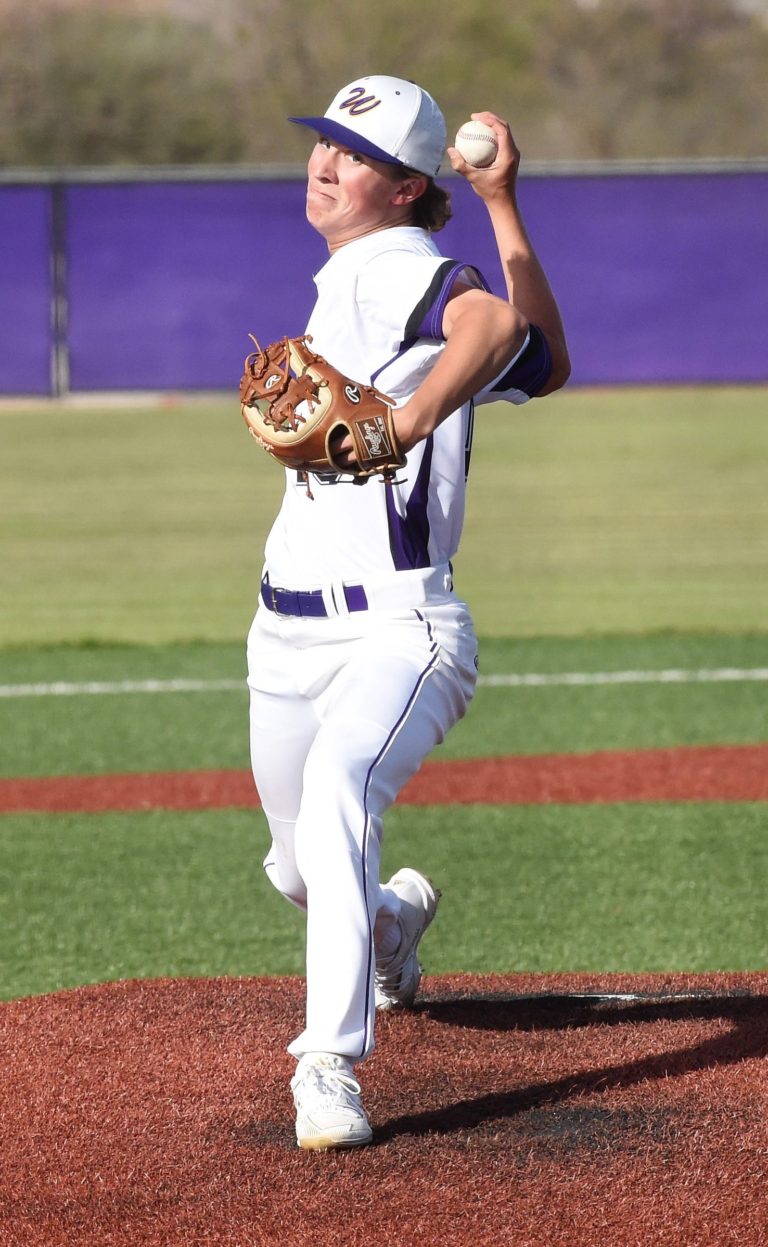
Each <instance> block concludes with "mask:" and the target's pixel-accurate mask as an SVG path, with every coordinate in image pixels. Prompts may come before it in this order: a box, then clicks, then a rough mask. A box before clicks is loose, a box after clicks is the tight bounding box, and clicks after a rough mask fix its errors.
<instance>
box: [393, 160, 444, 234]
mask: <svg viewBox="0 0 768 1247" xmlns="http://www.w3.org/2000/svg"><path fill="white" fill-rule="evenodd" d="M391 168H392V176H393V177H394V178H395V180H396V181H405V179H406V178H422V177H426V174H424V173H419V171H418V169H405V168H398V167H396V166H391ZM451 216H452V210H451V196H450V194H449V192H448V191H446V190H443V188H442V186H438V185H437V183H436V182H435V179H434V178H427V185H426V188H425V190H424V191H423V193H422V194H421V195H419V197H418V199H414V201H413V203H412V204H411V224H412V225H415V226H417V227H418V229H425V230H429V232H430V234H436V233H437V231H438V230H439V229H442V228H443V226H444V225H447V224H448V222H449V221H450V219H451Z"/></svg>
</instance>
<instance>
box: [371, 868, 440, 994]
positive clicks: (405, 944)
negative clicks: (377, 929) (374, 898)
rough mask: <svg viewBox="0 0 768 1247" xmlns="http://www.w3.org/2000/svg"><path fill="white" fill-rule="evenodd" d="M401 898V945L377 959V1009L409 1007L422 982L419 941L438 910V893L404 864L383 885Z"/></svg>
mask: <svg viewBox="0 0 768 1247" xmlns="http://www.w3.org/2000/svg"><path fill="white" fill-rule="evenodd" d="M386 886H387V887H388V888H392V891H393V892H396V893H397V895H398V896H399V897H400V915H399V919H398V921H399V923H400V928H401V930H402V938H401V940H400V947H399V948H398V950H397V952H396V953H394V954H393V955H392V956H391V957H386V958H382V959H381V960H380V961H377V962H376V1008H377V1009H398V1008H408V1006H409V1005H412V1004H413V1002H414V1000H415V999H416V993H417V991H418V990H419V984H420V982H421V969H422V968H421V965H420V964H419V958H418V951H419V941H420V940H421V937H422V935H423V934H424V932H425V931H426V929H427V927H428V926H429V924H430V922H431V921H432V919H433V918H434V916H435V913H436V912H437V903H438V901H439V900H440V892H439V891H438V889H437V888H435V887H433V886H432V883H431V882H430V880H429V879H427V877H426V875H421V874H419V872H418V870H411V869H410V867H408V866H404V867H403V869H402V870H398V872H397V874H396V875H393V876H392V878H391V879H390V880H389V882H388V883H387V884H386Z"/></svg>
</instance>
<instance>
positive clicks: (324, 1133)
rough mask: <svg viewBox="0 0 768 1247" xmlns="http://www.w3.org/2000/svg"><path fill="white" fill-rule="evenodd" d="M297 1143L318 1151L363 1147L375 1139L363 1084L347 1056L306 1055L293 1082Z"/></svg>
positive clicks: (315, 1053)
mask: <svg viewBox="0 0 768 1247" xmlns="http://www.w3.org/2000/svg"><path fill="white" fill-rule="evenodd" d="M291 1091H292V1092H293V1102H294V1104H295V1105H296V1142H297V1143H298V1145H299V1147H304V1148H311V1149H312V1150H313V1151H316V1152H327V1151H328V1150H329V1149H330V1148H341V1147H360V1146H361V1145H362V1144H364V1143H370V1141H371V1138H372V1137H373V1131H372V1130H371V1127H370V1123H369V1121H368V1118H367V1117H366V1115H365V1109H364V1108H363V1106H362V1104H361V1102H360V1083H359V1082H358V1081H357V1079H356V1078H355V1076H354V1074H353V1073H352V1065H351V1063H350V1062H349V1061H348V1060H347V1058H346V1057H343V1056H337V1055H336V1054H335V1053H333V1052H307V1053H305V1054H304V1056H303V1057H302V1058H301V1060H300V1061H299V1063H298V1065H297V1066H296V1073H295V1074H294V1076H293V1078H292V1079H291Z"/></svg>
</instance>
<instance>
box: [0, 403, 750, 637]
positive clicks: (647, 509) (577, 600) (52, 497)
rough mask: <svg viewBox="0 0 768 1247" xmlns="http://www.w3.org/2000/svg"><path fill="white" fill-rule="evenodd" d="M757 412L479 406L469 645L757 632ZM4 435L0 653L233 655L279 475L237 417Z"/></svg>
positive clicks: (68, 416)
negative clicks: (70, 649) (99, 647)
mask: <svg viewBox="0 0 768 1247" xmlns="http://www.w3.org/2000/svg"><path fill="white" fill-rule="evenodd" d="M764 409H765V391H764V390H761V389H758V388H754V389H750V388H735V387H733V388H722V389H695V388H694V389H664V390H660V389H643V390H627V391H615V390H614V391H612V390H600V391H584V390H572V391H567V390H566V391H565V392H564V393H562V394H559V395H555V396H553V397H552V398H550V399H546V400H542V401H541V402H538V403H533V404H529V405H528V406H526V407H523V408H520V409H512V408H509V407H504V406H496V407H492V408H487V409H484V410H482V411H481V412H480V413H479V414H478V419H477V433H476V439H475V449H474V453H473V461H472V470H471V474H470V485H469V508H468V518H467V525H466V531H465V537H464V541H463V544H462V548H461V551H460V555H459V558H458V559H457V564H456V569H457V583H458V587H459V589H460V591H461V592H462V594H464V596H466V597H467V598H468V599H469V601H470V603H471V604H472V607H473V610H474V613H475V617H476V619H477V624H478V628H479V630H480V632H482V633H483V634H484V635H488V636H547V635H550V636H557V635H561V636H568V635H572V636H578V635H583V634H585V633H590V632H591V633H642V632H646V631H649V630H658V629H681V630H683V631H691V630H703V631H712V630H724V631H749V630H757V631H761V630H764V628H765V620H766V618H768V580H767V579H766V577H765V575H764V569H765V566H766V562H768V493H767V492H766V490H765V487H764V462H765V455H764V446H765V418H764ZM0 429H1V430H2V437H3V456H2V459H1V460H0V493H1V494H2V497H3V526H2V548H1V549H0V577H1V579H0V611H1V612H2V613H1V614H0V645H3V644H5V645H7V644H19V643H45V642H60V641H82V640H83V639H87V638H92V639H97V640H107V641H121V640H122V641H125V640H127V641H140V642H158V641H189V640H197V639H206V640H216V641H235V640H237V639H239V638H240V637H242V635H243V634H244V631H245V629H246V628H247V624H248V621H249V618H250V616H251V614H252V612H253V608H254V606H255V602H256V594H257V584H258V578H259V572H260V566H261V554H262V547H263V541H264V537H265V535H266V532H267V529H268V525H269V523H270V520H271V517H272V515H273V513H274V511H275V509H276V507H277V504H278V500H279V494H280V491H281V488H282V478H281V473H280V472H279V470H278V469H277V468H276V466H275V465H274V464H273V463H272V462H271V461H270V460H269V459H268V458H267V456H265V455H263V454H262V453H261V452H260V451H259V449H258V448H257V447H256V446H255V445H254V444H253V442H252V440H251V439H250V438H248V436H247V433H246V431H245V428H244V426H243V424H242V421H241V419H240V416H239V412H238V410H237V404H236V402H235V401H234V399H233V400H232V401H228V402H225V401H223V400H219V401H216V402H212V401H210V402H202V401H200V402H192V401H190V402H186V403H182V404H180V405H178V406H176V407H173V406H169V407H161V408H157V409H155V408H147V407H144V408H135V409H132V408H129V407H123V406H117V407H112V408H109V409H103V410H100V409H98V408H93V407H88V408H84V409H77V408H70V407H64V408H61V407H56V406H50V407H47V408H44V407H41V408H40V409H39V410H34V409H33V410H25V411H19V412H13V411H4V412H3V413H2V414H0ZM367 488H382V486H380V484H379V483H378V482H371V483H370V485H369V486H367ZM311 505H312V504H311V502H309V501H308V502H307V506H311Z"/></svg>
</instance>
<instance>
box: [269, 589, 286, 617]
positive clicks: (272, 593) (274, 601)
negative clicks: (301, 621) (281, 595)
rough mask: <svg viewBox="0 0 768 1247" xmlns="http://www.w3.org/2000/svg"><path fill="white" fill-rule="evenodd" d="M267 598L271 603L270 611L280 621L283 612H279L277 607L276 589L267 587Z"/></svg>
mask: <svg viewBox="0 0 768 1247" xmlns="http://www.w3.org/2000/svg"><path fill="white" fill-rule="evenodd" d="M269 596H270V600H271V602H272V610H273V612H274V614H275V615H279V616H280V618H281V619H282V617H283V612H282V611H281V610H280V607H279V606H278V605H277V589H276V588H275V587H274V585H269Z"/></svg>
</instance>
